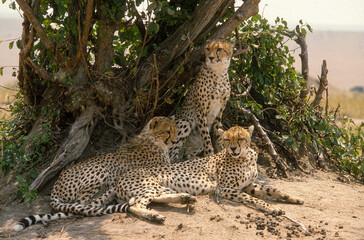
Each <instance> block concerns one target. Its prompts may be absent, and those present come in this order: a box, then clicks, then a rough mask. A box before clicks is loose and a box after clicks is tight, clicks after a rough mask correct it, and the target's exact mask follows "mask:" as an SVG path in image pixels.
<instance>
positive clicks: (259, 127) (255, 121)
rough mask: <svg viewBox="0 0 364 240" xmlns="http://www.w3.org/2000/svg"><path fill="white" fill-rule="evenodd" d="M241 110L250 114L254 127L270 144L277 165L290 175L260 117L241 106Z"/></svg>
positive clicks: (269, 147)
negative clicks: (261, 123)
mask: <svg viewBox="0 0 364 240" xmlns="http://www.w3.org/2000/svg"><path fill="white" fill-rule="evenodd" d="M239 109H240V110H241V111H243V112H244V113H246V114H248V115H249V117H250V119H251V120H252V122H253V124H254V127H255V128H256V129H257V130H258V132H259V134H260V135H261V136H262V138H263V140H264V141H265V142H266V144H267V145H268V152H269V154H270V155H271V156H272V158H273V161H274V162H275V164H276V165H277V167H278V168H279V169H280V170H281V171H282V172H283V173H284V174H285V175H286V177H288V173H287V169H288V165H287V164H286V163H285V162H284V161H283V160H282V159H281V158H280V156H279V155H278V154H277V152H276V150H275V149H274V146H273V143H272V141H271V140H270V139H269V137H268V135H267V134H266V132H265V131H264V130H263V127H262V126H261V125H260V123H259V120H258V118H257V117H256V116H255V115H254V114H253V113H252V112H251V111H249V110H247V109H245V108H242V107H239Z"/></svg>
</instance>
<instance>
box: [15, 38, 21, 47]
mask: <svg viewBox="0 0 364 240" xmlns="http://www.w3.org/2000/svg"><path fill="white" fill-rule="evenodd" d="M16 47H17V48H19V49H21V40H20V39H19V40H18V41H16Z"/></svg>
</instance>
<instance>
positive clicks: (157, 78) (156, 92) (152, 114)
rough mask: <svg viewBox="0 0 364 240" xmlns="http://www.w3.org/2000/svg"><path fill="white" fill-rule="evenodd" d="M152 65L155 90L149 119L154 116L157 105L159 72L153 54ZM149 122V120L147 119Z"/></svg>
mask: <svg viewBox="0 0 364 240" xmlns="http://www.w3.org/2000/svg"><path fill="white" fill-rule="evenodd" d="M154 65H155V74H156V77H155V81H156V87H155V88H156V89H155V98H154V105H153V109H152V113H151V114H150V117H149V118H152V117H153V116H154V111H155V110H156V108H157V103H158V93H159V72H158V64H157V57H156V56H155V54H154ZM147 120H149V119H147Z"/></svg>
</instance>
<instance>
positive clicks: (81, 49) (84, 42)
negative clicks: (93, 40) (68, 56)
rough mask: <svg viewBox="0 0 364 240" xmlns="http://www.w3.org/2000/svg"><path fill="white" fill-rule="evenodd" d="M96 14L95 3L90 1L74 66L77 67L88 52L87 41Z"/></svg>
mask: <svg viewBox="0 0 364 240" xmlns="http://www.w3.org/2000/svg"><path fill="white" fill-rule="evenodd" d="M93 12H94V1H93V0H88V1H87V6H86V17H85V22H84V23H83V31H82V37H81V38H80V40H79V41H80V47H79V49H78V51H77V55H76V57H75V60H74V61H73V63H72V65H73V66H74V67H75V66H76V65H77V64H78V62H79V61H80V59H81V56H82V54H84V53H85V52H86V45H87V39H88V36H89V33H90V29H91V25H92V15H93Z"/></svg>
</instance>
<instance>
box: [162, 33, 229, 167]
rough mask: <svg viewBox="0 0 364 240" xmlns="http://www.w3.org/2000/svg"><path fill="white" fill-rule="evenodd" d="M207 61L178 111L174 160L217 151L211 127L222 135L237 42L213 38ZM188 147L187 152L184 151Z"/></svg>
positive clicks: (171, 155)
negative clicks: (234, 46)
mask: <svg viewBox="0 0 364 240" xmlns="http://www.w3.org/2000/svg"><path fill="white" fill-rule="evenodd" d="M204 52H205V58H206V64H205V65H204V66H202V67H201V70H200V72H199V73H198V74H197V77H196V80H195V82H194V83H193V85H192V88H191V89H190V90H189V91H188V93H187V96H186V98H185V99H184V102H183V104H182V107H181V109H179V111H177V113H176V123H177V125H178V134H177V143H176V144H174V145H173V147H172V148H171V151H170V155H169V156H170V158H171V161H172V162H175V161H177V160H179V159H180V158H181V157H182V155H183V154H185V155H187V156H191V155H192V156H197V154H199V153H201V152H202V151H203V153H204V155H205V156H208V155H212V154H214V149H213V146H212V143H211V137H210V129H211V128H212V129H213V134H214V135H216V137H218V135H217V134H218V132H217V129H218V128H221V118H222V113H223V111H224V108H225V105H226V102H227V101H228V99H229V97H230V82H229V76H228V68H229V65H230V59H231V56H232V54H233V44H232V43H231V42H229V41H226V40H212V41H210V42H207V43H206V45H205V48H204ZM183 151H185V153H183Z"/></svg>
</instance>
